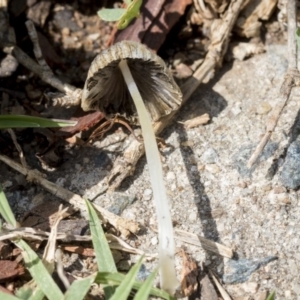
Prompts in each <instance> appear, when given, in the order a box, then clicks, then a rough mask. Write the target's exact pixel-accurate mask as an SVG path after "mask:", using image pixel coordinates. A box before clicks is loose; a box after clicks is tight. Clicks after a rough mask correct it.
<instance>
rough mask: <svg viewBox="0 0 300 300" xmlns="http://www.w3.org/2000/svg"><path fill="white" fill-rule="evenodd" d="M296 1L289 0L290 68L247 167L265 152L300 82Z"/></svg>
mask: <svg viewBox="0 0 300 300" xmlns="http://www.w3.org/2000/svg"><path fill="white" fill-rule="evenodd" d="M296 11H297V7H296V1H295V0H288V1H287V17H288V60H289V66H288V69H287V71H286V74H285V76H284V80H283V83H282V85H281V88H280V92H279V96H278V104H277V105H276V107H275V108H274V109H273V111H272V112H271V115H270V117H269V119H268V120H267V124H266V127H267V130H266V132H265V134H264V136H263V138H262V139H261V140H260V142H259V144H258V145H257V147H256V149H255V150H254V152H253V154H252V155H251V157H250V159H249V161H248V163H247V167H248V168H251V167H252V165H253V164H254V163H255V162H256V160H257V158H258V157H259V155H260V154H261V153H262V151H263V150H264V148H265V146H266V144H267V143H268V141H269V140H270V137H271V135H272V133H273V131H274V129H275V127H276V125H277V122H278V120H279V118H280V115H281V113H282V110H283V108H284V107H285V105H286V103H287V101H288V99H289V97H290V94H291V91H292V88H293V87H294V86H295V82H296V81H299V71H298V69H297V43H296V26H297V20H296Z"/></svg>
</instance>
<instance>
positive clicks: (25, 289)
mask: <svg viewBox="0 0 300 300" xmlns="http://www.w3.org/2000/svg"><path fill="white" fill-rule="evenodd" d="M16 296H17V297H19V298H20V299H24V300H43V299H44V297H45V295H44V293H43V292H42V290H41V289H40V288H39V287H38V286H37V285H36V282H35V281H34V280H31V281H30V282H28V283H25V285H24V286H22V287H21V288H19V289H18V290H17V292H16Z"/></svg>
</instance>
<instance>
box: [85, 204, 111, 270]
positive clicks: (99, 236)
mask: <svg viewBox="0 0 300 300" xmlns="http://www.w3.org/2000/svg"><path fill="white" fill-rule="evenodd" d="M85 202H86V206H87V209H88V214H89V223H90V230H91V235H92V241H93V246H94V249H95V255H96V259H97V264H98V268H99V270H100V271H103V272H111V273H116V272H117V268H116V265H115V261H114V258H113V256H112V254H111V251H110V248H109V245H108V242H107V240H106V237H105V234H104V231H103V229H102V226H101V222H100V220H99V217H98V215H97V213H96V211H95V209H94V208H93V205H92V204H91V203H90V201H88V200H85Z"/></svg>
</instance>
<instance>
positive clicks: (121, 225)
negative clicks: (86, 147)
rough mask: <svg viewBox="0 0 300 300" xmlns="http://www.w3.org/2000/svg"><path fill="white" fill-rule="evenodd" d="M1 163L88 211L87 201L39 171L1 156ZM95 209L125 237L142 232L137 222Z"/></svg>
mask: <svg viewBox="0 0 300 300" xmlns="http://www.w3.org/2000/svg"><path fill="white" fill-rule="evenodd" d="M0 161H2V162H4V163H6V164H7V165H8V166H10V167H11V168H13V169H14V170H16V171H18V172H20V173H22V174H23V175H25V176H26V177H27V180H28V181H32V182H34V183H37V184H40V185H41V186H42V187H43V188H44V189H45V190H47V191H48V192H50V193H52V194H53V195H55V196H57V197H59V198H60V199H62V200H64V201H67V202H68V203H70V204H72V205H73V206H74V207H75V208H76V209H79V210H81V211H86V205H85V201H84V199H83V198H81V196H79V195H77V194H74V193H73V192H71V191H69V190H67V189H65V188H63V187H61V186H59V185H57V184H55V183H53V182H50V181H49V180H47V179H45V178H44V176H45V175H44V174H42V173H40V172H39V171H38V170H28V169H26V168H24V167H23V166H21V165H20V164H18V163H16V162H14V161H13V160H12V159H10V158H9V157H7V156H4V155H0ZM94 207H95V208H96V209H97V211H98V212H99V213H100V214H101V215H102V216H103V218H104V219H106V220H107V221H108V222H109V223H110V224H112V225H113V226H114V227H115V228H117V229H118V230H120V231H121V233H122V234H123V235H124V236H128V235H129V232H132V233H137V232H138V231H139V230H140V225H139V224H138V223H136V222H135V221H133V220H126V219H124V218H121V217H119V216H117V215H115V214H113V213H111V212H109V211H108V210H106V209H104V208H102V207H100V206H98V205H95V204H94Z"/></svg>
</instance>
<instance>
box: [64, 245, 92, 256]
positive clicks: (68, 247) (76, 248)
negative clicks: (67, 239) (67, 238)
mask: <svg viewBox="0 0 300 300" xmlns="http://www.w3.org/2000/svg"><path fill="white" fill-rule="evenodd" d="M61 249H62V250H65V251H68V252H72V253H77V254H80V255H83V256H95V250H94V249H92V248H85V247H82V246H72V245H63V246H61Z"/></svg>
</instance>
